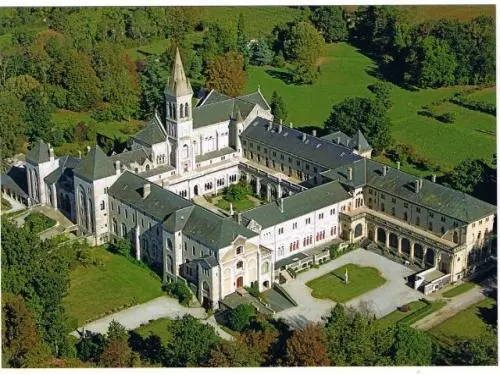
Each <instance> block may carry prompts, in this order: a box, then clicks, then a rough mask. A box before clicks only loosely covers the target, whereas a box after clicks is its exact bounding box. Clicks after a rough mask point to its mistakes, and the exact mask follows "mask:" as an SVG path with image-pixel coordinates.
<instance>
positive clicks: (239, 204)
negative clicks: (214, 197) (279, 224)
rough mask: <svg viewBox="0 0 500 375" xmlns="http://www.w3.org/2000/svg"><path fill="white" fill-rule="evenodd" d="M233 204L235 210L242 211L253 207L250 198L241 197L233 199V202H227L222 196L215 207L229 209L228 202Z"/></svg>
mask: <svg viewBox="0 0 500 375" xmlns="http://www.w3.org/2000/svg"><path fill="white" fill-rule="evenodd" d="M230 203H232V204H233V210H234V211H236V212H242V211H246V210H249V209H251V208H254V207H255V204H254V202H252V201H251V200H250V199H248V198H246V199H242V200H239V201H234V202H229V201H227V200H225V199H224V198H220V199H219V201H218V202H217V207H219V208H222V209H223V210H226V211H229V204H230Z"/></svg>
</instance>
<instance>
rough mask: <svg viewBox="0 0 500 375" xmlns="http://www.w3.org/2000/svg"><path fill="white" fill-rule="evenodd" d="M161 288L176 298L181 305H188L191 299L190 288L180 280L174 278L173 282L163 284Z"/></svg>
mask: <svg viewBox="0 0 500 375" xmlns="http://www.w3.org/2000/svg"><path fill="white" fill-rule="evenodd" d="M162 290H163V291H164V292H166V293H167V294H168V295H169V296H171V297H174V298H177V299H178V300H179V303H180V304H181V305H183V306H188V305H189V301H191V298H192V293H191V289H189V288H188V286H187V285H186V284H185V283H183V282H182V281H179V280H176V281H174V282H170V283H166V284H163V286H162Z"/></svg>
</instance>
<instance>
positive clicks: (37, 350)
mask: <svg viewBox="0 0 500 375" xmlns="http://www.w3.org/2000/svg"><path fill="white" fill-rule="evenodd" d="M48 359H50V349H49V348H48V347H47V345H46V344H45V343H44V342H43V341H42V340H41V337H40V334H39V332H38V329H37V327H36V322H35V319H34V318H33V314H32V313H31V312H30V311H29V310H28V309H27V307H26V304H25V302H24V300H23V299H22V298H21V297H19V296H14V295H11V294H9V293H3V294H2V365H3V367H16V368H20V367H41V366H43V365H44V363H46V362H47V360H48Z"/></svg>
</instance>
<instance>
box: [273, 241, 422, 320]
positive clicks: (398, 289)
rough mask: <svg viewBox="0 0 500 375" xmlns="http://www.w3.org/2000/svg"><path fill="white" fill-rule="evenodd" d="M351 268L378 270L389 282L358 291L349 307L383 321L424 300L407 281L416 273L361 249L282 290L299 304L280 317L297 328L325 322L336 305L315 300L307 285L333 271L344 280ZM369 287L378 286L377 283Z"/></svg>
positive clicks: (302, 276)
mask: <svg viewBox="0 0 500 375" xmlns="http://www.w3.org/2000/svg"><path fill="white" fill-rule="evenodd" d="M347 264H354V265H356V266H358V267H360V269H361V270H362V268H361V267H372V268H375V269H376V270H378V272H379V273H380V274H379V275H380V276H379V277H381V278H383V279H385V282H384V283H383V284H381V285H379V286H378V287H375V288H372V287H370V288H366V289H364V290H361V289H358V293H357V294H355V293H353V294H352V295H353V297H351V299H349V298H347V299H345V300H346V301H347V302H346V303H345V305H346V306H348V307H355V308H358V307H366V308H368V309H369V310H370V311H371V312H372V313H373V314H375V316H376V317H377V318H379V317H382V316H384V315H387V314H388V313H390V312H392V311H394V310H395V309H396V308H397V307H398V306H401V305H404V304H406V303H409V302H411V301H415V300H418V299H420V298H422V297H423V294H422V293H420V292H418V291H416V290H414V289H412V288H410V287H409V286H408V285H406V280H405V278H407V277H408V276H410V275H412V274H413V273H414V272H415V271H413V270H412V269H410V268H408V267H405V266H404V265H402V264H399V263H395V262H393V261H391V260H389V259H387V258H385V257H383V256H381V255H378V254H375V253H373V252H371V251H367V250H365V249H357V250H353V251H351V252H349V253H347V254H345V255H342V256H341V257H339V258H336V259H334V260H332V261H330V262H328V263H326V264H324V265H322V266H320V267H319V268H313V269H311V270H309V271H307V272H302V273H299V274H298V275H297V278H296V279H294V280H290V281H289V282H287V283H286V284H283V285H282V287H283V288H284V289H285V290H286V291H287V292H288V293H289V294H290V296H291V297H292V298H293V299H294V300H295V301H296V302H297V304H298V306H296V307H292V308H290V309H287V310H284V311H281V312H279V313H277V314H276V315H277V317H278V318H283V319H285V320H286V321H287V322H288V323H290V325H291V326H292V327H295V328H300V327H303V326H304V325H306V324H307V323H309V322H319V321H321V318H322V317H323V316H325V315H326V314H328V313H329V312H330V310H331V309H332V308H333V307H334V306H335V304H336V302H334V301H333V300H330V299H318V298H315V297H314V296H313V295H312V292H313V289H312V288H311V287H309V286H308V285H307V284H308V283H309V282H312V281H314V280H316V279H318V278H321V277H322V276H324V275H325V274H329V273H330V272H332V271H333V272H334V273H335V271H337V270H339V272H340V276H341V277H343V274H344V272H345V266H346V265H347ZM348 272H349V271H348ZM378 272H377V274H378ZM362 275H363V274H362V273H360V275H359V276H361V277H362ZM353 276H354V274H352V273H350V274H349V278H350V283H354V279H353ZM356 279H358V277H356ZM358 280H359V279H358ZM339 281H340V280H339ZM366 284H367V285H370V286H373V285H374V283H373V281H372V282H369V283H366Z"/></svg>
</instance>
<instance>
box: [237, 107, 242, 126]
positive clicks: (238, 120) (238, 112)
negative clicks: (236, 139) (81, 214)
mask: <svg viewBox="0 0 500 375" xmlns="http://www.w3.org/2000/svg"><path fill="white" fill-rule="evenodd" d="M242 122H243V117H241V111H240V107H238V111H237V112H236V123H237V124H241V123H242Z"/></svg>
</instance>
